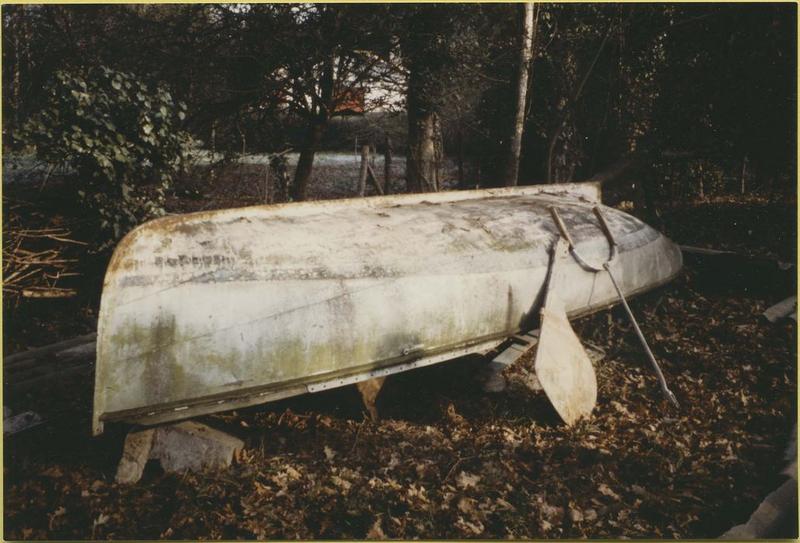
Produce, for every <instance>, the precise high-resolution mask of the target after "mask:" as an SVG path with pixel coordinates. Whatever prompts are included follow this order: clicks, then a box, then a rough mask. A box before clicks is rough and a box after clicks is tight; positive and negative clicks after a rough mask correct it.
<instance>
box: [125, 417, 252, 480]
mask: <svg viewBox="0 0 800 543" xmlns="http://www.w3.org/2000/svg"><path fill="white" fill-rule="evenodd" d="M243 447H244V442H243V441H242V440H241V439H238V438H235V437H233V436H231V435H228V434H226V433H224V432H220V431H219V430H215V429H213V428H210V427H208V426H206V425H205V424H200V423H199V422H195V421H184V422H179V423H177V424H170V425H167V426H159V427H157V428H149V429H146V430H137V431H133V432H131V433H129V434H128V436H127V437H126V438H125V449H124V450H123V453H122V459H121V460H120V463H119V467H118V468H117V476H116V481H117V482H118V483H135V482H137V481H138V480H139V479H141V477H142V473H143V472H144V467H145V465H146V464H147V461H148V460H158V461H159V463H160V464H161V467H162V468H163V469H164V471H166V472H168V473H174V472H182V471H185V470H187V469H188V470H192V471H199V470H202V469H206V468H223V467H228V466H230V465H231V462H232V461H233V458H234V456H235V454H236V453H237V452H239V451H241V450H242V448H243Z"/></svg>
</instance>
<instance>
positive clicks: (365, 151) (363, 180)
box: [358, 145, 369, 196]
mask: <svg viewBox="0 0 800 543" xmlns="http://www.w3.org/2000/svg"><path fill="white" fill-rule="evenodd" d="M368 166H369V145H362V146H361V170H360V171H359V172H358V195H359V196H364V194H365V193H366V191H367V167H368Z"/></svg>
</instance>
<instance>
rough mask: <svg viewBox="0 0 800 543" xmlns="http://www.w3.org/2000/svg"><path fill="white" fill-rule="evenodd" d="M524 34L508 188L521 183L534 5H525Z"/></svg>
mask: <svg viewBox="0 0 800 543" xmlns="http://www.w3.org/2000/svg"><path fill="white" fill-rule="evenodd" d="M524 9H525V11H524V18H523V24H522V34H521V35H520V38H521V39H520V47H519V66H518V67H517V68H518V72H517V74H518V76H517V92H516V102H517V103H516V112H515V115H514V124H513V126H512V128H511V137H510V138H509V141H510V145H509V150H508V155H507V156H506V164H505V168H504V173H503V182H504V184H505V185H506V186H507V187H515V186H517V183H518V182H519V156H520V151H521V149H522V132H523V129H524V127H525V103H526V100H527V94H528V76H529V73H530V68H531V57H532V55H533V42H534V40H535V36H536V22H535V20H534V13H535V12H536V13H538V10H537V9H536V8H535V6H534V4H532V3H530V2H528V3H526V4H525V8H524Z"/></svg>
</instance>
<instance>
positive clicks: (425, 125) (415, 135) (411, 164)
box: [406, 110, 439, 192]
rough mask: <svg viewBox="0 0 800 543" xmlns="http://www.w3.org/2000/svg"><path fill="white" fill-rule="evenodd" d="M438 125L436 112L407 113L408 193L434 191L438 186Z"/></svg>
mask: <svg viewBox="0 0 800 543" xmlns="http://www.w3.org/2000/svg"><path fill="white" fill-rule="evenodd" d="M438 124H439V116H438V114H437V113H436V112H433V111H425V112H413V111H411V110H410V111H409V112H408V155H407V157H406V183H407V188H408V192H424V191H435V190H436V188H437V187H438V185H439V164H438V162H437V160H436V155H437V153H436V147H437V141H436V140H437V136H438V135H439V131H438V129H437V126H438Z"/></svg>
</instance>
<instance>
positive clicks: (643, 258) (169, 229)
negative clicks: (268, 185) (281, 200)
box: [94, 185, 681, 433]
mask: <svg viewBox="0 0 800 543" xmlns="http://www.w3.org/2000/svg"><path fill="white" fill-rule="evenodd" d="M554 187H555V189H554ZM559 188H562V190H569V194H568V195H563V196H558V195H548V194H542V189H544V190H547V189H550V190H559ZM597 199H598V194H597V188H596V186H591V185H588V186H587V185H584V186H578V185H571V186H569V187H566V189H564V188H563V187H560V186H549V187H548V186H545V187H525V188H515V189H500V190H494V191H464V192H457V193H439V194H435V195H431V194H423V195H412V196H391V197H382V198H368V199H359V200H340V201H328V202H314V203H303V204H288V205H283V206H257V207H250V208H241V209H231V210H223V211H214V212H207V213H195V214H190V215H184V216H177V217H167V218H164V219H158V220H155V221H151V222H149V223H147V224H145V225H142V226H141V227H139V228H137V229H136V230H134V231H133V232H131V233H130V234H129V235H128V236H127V237H126V238H125V239H124V240H123V241H122V242H120V244H119V246H118V248H117V249H116V251H115V253H114V256H113V258H112V261H111V263H110V265H109V270H108V272H107V275H106V279H105V282H104V289H103V298H102V303H101V311H100V319H99V324H98V342H97V365H96V384H95V406H94V411H95V412H94V431H95V433H100V432H102V429H103V423H104V422H105V421H116V420H124V421H129V422H139V423H145V424H148V423H156V422H163V421H168V420H177V419H181V418H187V417H189V416H194V415H197V414H202V413H210V412H214V411H221V410H226V409H232V408H235V407H239V406H243V405H252V404H256V403H263V402H266V401H271V400H274V399H278V398H282V397H286V396H291V395H296V394H301V393H304V392H308V391H316V390H320V389H323V388H329V387H331V386H340V385H344V384H349V383H352V382H355V381H357V380H359V379H364V378H368V377H370V376H373V375H381V374H385V373H389V372H393V371H398V369H411V368H413V367H419V366H420V365H426V364H429V363H435V362H439V361H442V360H447V359H449V358H453V357H454V356H457V355H459V354H466V353H468V352H476V351H480V350H488V349H490V348H492V347H493V346H494V345H496V344H497V343H499V342H500V341H502V340H503V339H504V338H505V337H507V336H508V335H510V334H513V333H516V332H518V331H520V330H522V329H525V328H526V326H527V324H528V323H529V322H532V321H533V319H534V318H535V316H536V311H537V310H538V304H539V303H540V300H541V299H540V295H541V293H542V288H543V283H544V281H545V277H546V274H547V266H548V261H549V260H548V259H549V254H548V249H549V247H550V246H551V244H552V243H553V241H554V240H555V239H556V236H557V233H556V232H557V231H556V228H555V225H554V224H553V223H552V220H551V218H550V215H549V213H548V212H547V207H548V206H551V205H554V206H556V207H557V208H558V209H559V212H560V214H561V216H562V217H563V218H564V220H565V222H566V223H567V225H568V227H569V229H570V232H571V235H572V236H573V238H574V240H575V243H576V246H577V248H578V250H579V251H580V252H581V254H583V255H584V256H585V257H586V258H587V259H594V261H596V262H603V261H605V260H606V259H607V258H608V244H607V242H606V240H605V237H604V236H603V234H602V232H601V231H600V229H599V227H598V225H597V220H596V219H595V217H594V215H593V214H592V213H591V207H592V205H595V204H596V203H597V202H596V200H597ZM603 212H604V214H605V216H606V219H607V221H608V223H609V226H610V228H611V230H612V232H613V234H614V236H615V238H616V241H617V243H618V245H619V257H618V258H617V259H616V260H615V262H614V264H613V271H614V272H615V274H616V277H617V278H618V279H619V281H620V282H621V286H622V288H623V290H624V291H625V292H626V294H636V293H638V292H642V291H644V290H648V289H651V288H653V287H655V286H658V285H660V284H662V283H664V282H666V281H668V280H669V279H671V278H672V277H674V276H675V274H677V272H678V271H679V270H680V267H681V255H680V251H679V250H678V248H677V247H676V246H675V245H674V244H672V243H671V242H670V241H669V240H668V239H667V238H665V237H664V236H663V235H661V234H660V233H658V232H657V231H655V230H653V229H652V228H650V227H648V226H647V225H645V224H644V223H642V222H641V221H639V220H637V219H635V218H633V217H631V216H629V215H627V214H625V213H622V212H620V211H617V210H613V209H610V208H604V210H603ZM567 268H568V270H567V273H568V275H569V277H570V279H569V280H568V281H567V284H569V285H570V288H569V291H568V292H565V293H562V297H563V299H564V303H565V306H566V308H567V311H568V312H569V313H570V315H573V316H574V315H578V314H584V313H588V312H590V311H593V310H596V309H598V308H602V307H606V306H608V305H610V304H612V303H615V302H616V293H615V291H614V289H613V286H612V284H611V282H610V280H609V278H608V276H607V274H605V273H600V274H593V273H590V272H587V271H585V270H583V269H581V268H580V267H579V266H578V265H577V264H576V263H573V262H571V263H570V264H569V266H568V267H567Z"/></svg>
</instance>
